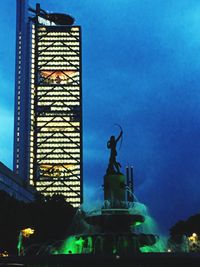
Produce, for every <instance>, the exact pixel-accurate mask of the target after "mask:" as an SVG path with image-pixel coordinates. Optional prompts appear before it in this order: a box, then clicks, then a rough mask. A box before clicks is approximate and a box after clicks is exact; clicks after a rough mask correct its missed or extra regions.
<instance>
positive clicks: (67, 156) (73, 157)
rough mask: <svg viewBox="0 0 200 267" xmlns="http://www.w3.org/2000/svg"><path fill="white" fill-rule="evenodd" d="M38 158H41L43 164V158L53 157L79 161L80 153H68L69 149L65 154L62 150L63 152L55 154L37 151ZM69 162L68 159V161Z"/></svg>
mask: <svg viewBox="0 0 200 267" xmlns="http://www.w3.org/2000/svg"><path fill="white" fill-rule="evenodd" d="M37 158H38V160H40V163H41V164H42V163H43V161H42V160H43V159H45V160H47V159H49V160H51V159H55V160H56V159H65V160H68V159H71V160H73V163H74V162H75V161H76V162H79V160H80V155H79V154H74V152H73V154H72V153H71V154H68V153H67V151H66V152H65V154H64V153H63V152H62V153H61V154H54V153H53V152H52V153H51V154H45V153H41V154H40V153H37ZM67 162H68V161H67ZM69 163H72V162H69Z"/></svg>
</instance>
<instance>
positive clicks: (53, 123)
mask: <svg viewBox="0 0 200 267" xmlns="http://www.w3.org/2000/svg"><path fill="white" fill-rule="evenodd" d="M44 125H48V126H58V127H60V126H65V127H72V126H74V127H79V126H80V123H79V122H72V123H68V122H67V121H65V120H60V121H58V120H57V118H56V120H55V119H54V120H51V121H49V122H41V121H39V122H38V123H37V126H39V127H42V126H44Z"/></svg>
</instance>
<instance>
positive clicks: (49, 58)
mask: <svg viewBox="0 0 200 267" xmlns="http://www.w3.org/2000/svg"><path fill="white" fill-rule="evenodd" d="M63 59H65V60H80V57H78V56H77V55H75V56H67V55H66V56H65V58H64V57H63V56H62V57H61V56H56V57H52V56H46V57H44V56H39V57H38V61H42V60H61V61H62V60H63Z"/></svg>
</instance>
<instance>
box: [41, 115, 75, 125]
mask: <svg viewBox="0 0 200 267" xmlns="http://www.w3.org/2000/svg"><path fill="white" fill-rule="evenodd" d="M68 119H69V117H68V116H63V117H38V122H44V123H46V122H48V121H49V122H50V121H54V122H62V121H66V122H67V121H68ZM70 125H74V126H79V125H80V122H74V121H72V122H71V123H70Z"/></svg>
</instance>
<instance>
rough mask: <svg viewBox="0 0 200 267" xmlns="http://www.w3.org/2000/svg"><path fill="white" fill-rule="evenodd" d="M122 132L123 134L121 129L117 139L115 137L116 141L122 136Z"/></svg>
mask: <svg viewBox="0 0 200 267" xmlns="http://www.w3.org/2000/svg"><path fill="white" fill-rule="evenodd" d="M122 134H123V131H122V130H121V132H120V134H119V136H118V137H117V139H116V143H117V142H118V141H119V139H120V138H122Z"/></svg>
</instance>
